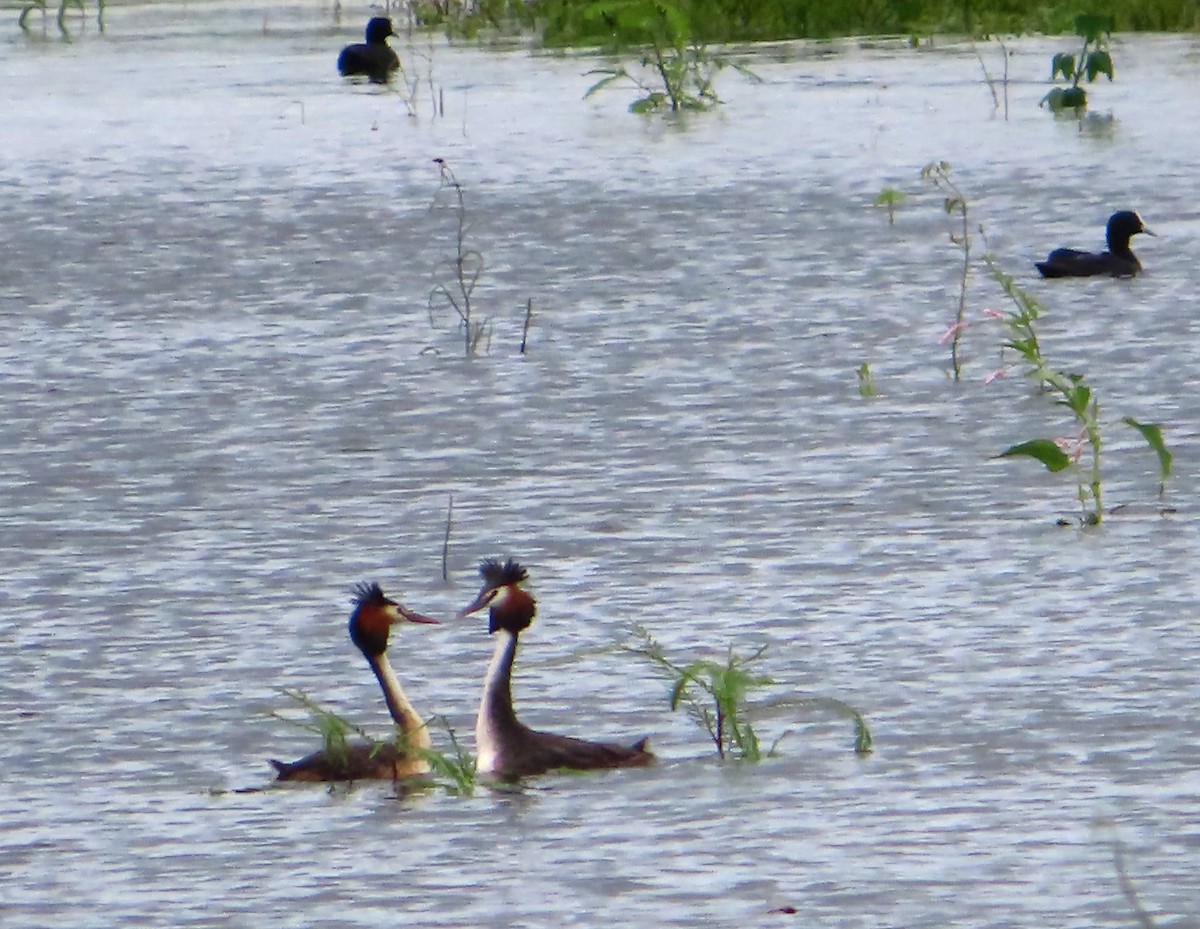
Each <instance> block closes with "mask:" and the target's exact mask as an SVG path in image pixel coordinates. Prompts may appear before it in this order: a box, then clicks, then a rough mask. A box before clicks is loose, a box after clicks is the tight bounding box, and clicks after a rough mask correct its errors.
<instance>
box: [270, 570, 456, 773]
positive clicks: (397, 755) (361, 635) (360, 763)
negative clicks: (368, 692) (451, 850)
mask: <svg viewBox="0 0 1200 929" xmlns="http://www.w3.org/2000/svg"><path fill="white" fill-rule="evenodd" d="M401 621H404V622H410V623H427V624H433V625H437V622H438V621H437V620H436V619H430V618H429V617H428V616H422V615H421V614H420V613H417V612H414V611H413V610H410V609H408V608H407V607H405V606H403V605H401V604H399V603H397V602H396V601H395V600H392V599H391V598H390V597H388V596H387V595H386V594H384V592H383V590H382V589H381V588H380V586H379V585H378V584H359V585H358V587H357V588H355V596H354V612H353V613H351V614H350V625H349V630H350V639H351V641H352V642H354V644H355V645H356V646H358V649H359V651H361V652H362V653H363V657H365V658H366V659H367V664H369V665H370V666H371V671H372V672H374V674H375V679H376V680H377V681H379V687H380V689H381V690H382V691H383V699H384V702H385V703H387V708H388V713H390V714H391V717H392V720H393V721H394V722H395V724H396V728H397V730H398V736H399V740H398V743H399V744H397V743H395V742H380V743H377V744H373V745H368V744H363V743H354V744H351V745H348V746H346V749H345V751H344V752H342V751H337V752H333V751H330V752H327V751H317V752H313V753H312V754H311V755H305V756H304V757H303V758H301V759H300V760H299V761H292V762H284V761H276V760H275V759H273V758H272V759H271V764H272V765H273V766H274V767H275V771H276V772H277V775H278V777H277V780H281V781H357V780H389V781H392V780H402V779H404V778H409V777H417V776H420V775H422V774H426V773H428V771H429V763H428V761H427V760H426V756H425V754H424V753H425V752H426V751H428V749H429V748H430V744H431V743H430V739H429V730H428V728H427V727H426V725H425V721H424V720H423V719H421V716H420V714H419V713H417V711H416V708H414V707H413V705H412V703H411V702H410V701H409V699H408V695H407V694H405V692H404V688H403V687H402V686H401V685H400V679H399V678H398V677H396V671H395V669H394V668H393V667H392V664H391V662H390V661H388V656H387V648H388V636H389V634H390V632H391V628H392V626H393V625H395V624H396V623H398V622H401Z"/></svg>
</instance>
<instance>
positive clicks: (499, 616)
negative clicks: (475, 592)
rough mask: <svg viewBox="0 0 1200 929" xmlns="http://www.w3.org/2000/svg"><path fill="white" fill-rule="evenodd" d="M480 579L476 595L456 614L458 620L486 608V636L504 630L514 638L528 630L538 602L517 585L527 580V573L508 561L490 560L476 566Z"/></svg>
mask: <svg viewBox="0 0 1200 929" xmlns="http://www.w3.org/2000/svg"><path fill="white" fill-rule="evenodd" d="M479 576H480V577H482V578H483V587H482V589H480V591H479V596H478V597H476V598H475V600H474V601H473V602H472V603H471V604H470V605H469V606H465V607H463V608H462V609H461V610H459V611H458V618H459V619H462V618H463V617H464V616H468V615H470V614H471V613H474V612H476V611H477V610H482V609H483V608H484V607H485V606H486V607H488V632H489V633H492V632H495V631H496V630H497V629H503V630H505V631H506V632H511V633H513V634H514V635H515V634H516V633H518V632H521V631H522V630H523V629H528V628H529V624H530V623H532V622H533V617H534V614H535V613H536V612H537V601H536V600H534V599H533V595H532V594H531V593H529V591H527V590H525V589H524V588H523V587H521V586H520V585H521V584H522V583H523V582H524V581H525V580H526V579H527V578H528V577H529V572H528V571H526V570H525V569H524V568H523V567H521V566H520V565H519V564H517V563H516V562H515V561H513V559H511V558H509V559H508V561H505V562H503V563H501V562H500V561H499V560H498V559H495V558H489V559H487V560H486V561H484V562H483V563H482V564H481V565H480V566H479Z"/></svg>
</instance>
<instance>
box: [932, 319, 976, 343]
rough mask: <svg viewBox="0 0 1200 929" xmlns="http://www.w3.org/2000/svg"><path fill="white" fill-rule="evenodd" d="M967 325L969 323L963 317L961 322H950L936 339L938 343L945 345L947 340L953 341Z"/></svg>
mask: <svg viewBox="0 0 1200 929" xmlns="http://www.w3.org/2000/svg"><path fill="white" fill-rule="evenodd" d="M969 325H970V323H968V322H967V321H966V320H965V319H964V320H963V321H962V322H958V323H951V324H950V328H949V329H947V330H946V331H945V332H943V333H942V337H941V338H940V339H938V345H945V344H946V343H947V342H951V341H953V340H954V338H955V337H956V336H957V335H958V334H959V333H960V332H962V331H963V330H964V329H966V328H967V326H969Z"/></svg>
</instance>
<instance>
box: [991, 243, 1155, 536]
mask: <svg viewBox="0 0 1200 929" xmlns="http://www.w3.org/2000/svg"><path fill="white" fill-rule="evenodd" d="M984 262H985V263H986V265H987V268H988V272H989V273H990V274H991V277H992V279H993V280H994V281H996V283H997V284H999V285H1000V288H1001V290H1003V291H1004V293H1005V295H1006V296H1007V297H1008V298H1009V300H1010V301H1011V302H1012V304H1013V307H1014V309H1012V310H1010V311H1008V312H1007V313H993V314H992V315H994V316H995V317H996V318H998V319H999V320H1000V321H1001V322H1002V323H1003V325H1004V326H1005V328H1006V329H1007V341H1006V342H1005V343H1004V347H1005V348H1006V349H1008V350H1010V351H1013V352H1015V353H1016V354H1017V356H1018V357H1019V358H1020V360H1021V362H1022V364H1023V365H1024V368H1025V371H1024V374H1025V376H1026V377H1027V378H1029V379H1030V380H1033V381H1034V382H1035V383H1036V384H1037V385H1038V386H1039V388H1041V389H1043V390H1046V391H1049V392H1050V393H1052V394H1056V395H1057V397H1058V402H1059V403H1060V404H1062V405H1063V406H1065V407H1067V409H1069V410H1070V411H1071V415H1072V417H1073V419H1074V422H1075V426H1076V428H1077V429H1078V436H1077V437H1076V438H1075V439H1074V440H1064V439H1058V440H1055V439H1043V438H1039V439H1030V440H1028V441H1026V442H1021V443H1019V444H1017V445H1013V446H1011V447H1009V448H1007V449H1005V450H1004V451H1003V452H1001V453H1000V455H999V456H998V457H1001V458H1007V457H1014V456H1027V457H1030V458H1033V459H1035V460H1037V461H1040V462H1041V463H1042V464H1043V465H1044V466H1045V467H1046V468H1047V470H1049V471H1051V472H1058V471H1062V470H1065V469H1066V468H1068V467H1071V466H1075V467H1080V462H1081V459H1082V458H1083V457H1084V453H1085V452H1086V453H1087V459H1088V460H1087V465H1086V467H1082V468H1081V469H1080V472H1079V477H1078V480H1077V495H1078V498H1079V503H1080V506H1081V508H1082V515H1081V521H1082V523H1083V524H1084V525H1085V526H1095V525H1099V524H1100V523H1101V522H1102V521H1103V519H1104V483H1103V479H1102V475H1101V469H1100V453H1101V450H1102V449H1103V447H1104V434H1103V430H1104V427H1103V423H1102V422H1101V419H1100V401H1099V399H1098V398H1097V396H1096V394H1095V391H1094V390H1093V389H1092V387H1091V385H1090V384H1088V382H1087V378H1086V377H1085V376H1084V375H1082V374H1075V373H1071V372H1065V371H1061V370H1059V369H1057V368H1055V367H1053V366H1052V365H1051V364H1050V363H1049V362H1048V361H1047V360H1046V358H1045V357H1044V356H1043V354H1042V346H1041V341H1040V339H1039V338H1038V334H1037V328H1036V325H1035V324H1036V323H1037V321H1038V319H1039V318H1040V317H1041V315H1042V313H1043V312H1044V311H1045V308H1044V307H1043V306H1042V304H1041V303H1040V302H1039V301H1038V300H1037V299H1035V298H1034V297H1033V296H1032V295H1030V294H1029V293H1027V292H1026V291H1024V290H1023V289H1022V288H1020V287H1018V286H1017V284H1016V282H1015V281H1014V280H1013V278H1012V276H1011V275H1009V274H1006V273H1005V272H1004V271H1003V269H1001V268H1000V266H999V265H998V264H997V263H996V261H995V260H994V259H993V258H992V257H991V256H990V255H989V256H985V257H984ZM997 373H999V372H997ZM1120 422H1121V423H1122V424H1124V425H1127V426H1129V427H1131V428H1132V429H1134V430H1136V431H1137V432H1138V434H1140V435H1141V437H1142V438H1143V439H1144V440H1145V442H1146V444H1147V445H1149V446H1150V448H1151V449H1152V450H1153V451H1154V453H1155V454H1156V455H1157V457H1158V466H1159V496H1160V497H1161V496H1162V495H1163V494H1165V492H1166V482H1167V478H1169V477H1170V475H1171V467H1172V460H1173V459H1172V455H1171V452H1170V451H1169V450H1168V449H1167V446H1166V443H1165V441H1164V439H1163V435H1162V429H1161V427H1160V426H1158V425H1157V424H1154V423H1142V422H1139V421H1138V420H1136V419H1134V418H1133V417H1131V416H1125V417H1122V418H1121V420H1120Z"/></svg>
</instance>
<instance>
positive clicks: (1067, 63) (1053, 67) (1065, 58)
mask: <svg viewBox="0 0 1200 929" xmlns="http://www.w3.org/2000/svg"><path fill="white" fill-rule="evenodd" d="M1060 74H1061V75H1062V77H1063V80H1066V81H1071V80H1074V79H1075V56H1074V55H1072V54H1071V53H1070V52H1059V53H1058V54H1057V55H1055V56H1054V57H1053V58H1051V59H1050V80H1052V81H1053V80H1054V79H1055V78H1057V77H1058V76H1059V75H1060Z"/></svg>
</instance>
